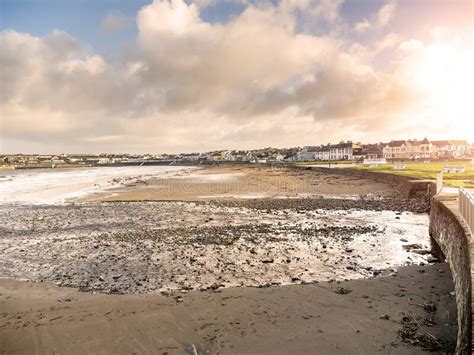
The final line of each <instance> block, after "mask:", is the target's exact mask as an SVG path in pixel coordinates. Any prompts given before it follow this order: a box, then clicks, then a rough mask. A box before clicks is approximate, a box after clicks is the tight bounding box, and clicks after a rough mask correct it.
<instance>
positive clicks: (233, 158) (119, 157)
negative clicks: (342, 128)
mask: <svg viewBox="0 0 474 355" xmlns="http://www.w3.org/2000/svg"><path fill="white" fill-rule="evenodd" d="M473 155H474V149H473V147H472V145H471V144H469V143H468V142H467V141H465V140H438V141H430V140H428V139H427V138H425V139H423V140H416V139H412V140H393V141H391V142H389V143H383V142H380V143H374V144H361V143H353V142H351V141H346V142H339V143H338V144H326V145H320V146H305V147H302V148H300V147H294V148H271V147H269V148H262V149H255V150H219V151H211V152H206V153H185V154H145V155H131V154H97V155H90V154H74V155H67V154H61V155H22V154H18V155H3V156H2V155H0V162H1V163H3V164H6V165H15V164H22V165H41V164H55V165H59V164H79V165H80V164H86V165H110V164H141V163H147V164H148V163H160V162H161V163H173V162H176V163H178V162H183V163H187V162H189V163H212V162H249V163H267V162H279V161H285V162H293V161H302V162H304V161H339V160H362V159H366V158H385V159H390V160H419V159H462V158H470V157H472V156H473Z"/></svg>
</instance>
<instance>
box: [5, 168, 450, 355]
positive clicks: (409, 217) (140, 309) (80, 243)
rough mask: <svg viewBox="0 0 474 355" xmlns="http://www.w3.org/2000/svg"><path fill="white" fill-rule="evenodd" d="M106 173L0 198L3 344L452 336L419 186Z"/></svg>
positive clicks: (257, 174)
mask: <svg viewBox="0 0 474 355" xmlns="http://www.w3.org/2000/svg"><path fill="white" fill-rule="evenodd" d="M89 178H90V177H88V179H89ZM104 184H105V185H104V186H103V187H101V188H100V189H97V190H95V191H91V192H90V193H89V194H87V195H86V196H82V195H81V196H78V197H77V198H76V199H73V200H71V199H69V200H68V201H67V202H66V203H64V202H60V203H55V204H51V203H50V204H38V203H27V201H25V200H22V201H21V202H20V203H19V202H18V201H11V202H4V203H0V232H1V233H0V249H1V250H3V252H2V253H1V254H0V277H1V279H0V294H1V303H0V344H1V345H2V346H0V348H1V349H2V350H3V349H5V350H3V353H5V354H12V353H13V354H22V353H34V352H37V353H61V354H62V353H68V354H70V353H78V354H79V353H124V354H125V353H131V352H135V353H144V354H148V353H150V354H166V353H167V354H183V353H189V354H192V353H193V351H194V349H196V351H197V353H199V354H201V353H210V354H233V353H235V354H242V353H245V354H267V353H282V354H288V353H308V352H311V353H317V354H327V353H340V354H346V353H351V354H352V353H354V354H368V353H375V352H379V353H390V354H392V353H393V354H398V353H400V354H401V353H403V354H405V353H410V354H412V353H413V354H418V353H423V352H424V351H433V352H438V353H443V352H450V351H451V350H452V349H453V346H454V338H455V336H454V335H455V333H456V314H455V311H454V309H455V305H454V296H453V285H452V281H451V276H450V272H449V268H448V267H447V265H446V264H444V263H439V261H438V260H437V259H436V258H434V257H433V256H432V255H431V254H430V242H429V236H428V215H427V214H426V213H425V212H426V209H427V205H426V201H423V200H419V199H403V198H401V197H400V196H399V195H398V193H397V192H396V191H394V190H393V188H392V187H391V186H389V185H386V184H381V183H375V182H373V181H370V180H364V179H359V178H353V177H345V176H344V177H343V176H335V175H333V174H321V173H315V172H311V171H306V170H301V171H299V170H298V171H295V170H291V169H282V168H281V167H280V168H278V169H275V168H273V169H272V168H270V167H268V168H265V167H259V166H256V167H249V166H234V167H210V168H194V169H177V170H175V171H161V172H156V173H155V174H143V173H141V171H140V170H139V169H138V170H137V171H136V173H135V174H133V173H130V174H127V175H126V176H123V177H117V176H115V177H113V178H110V179H108V180H104ZM79 185H81V184H79ZM81 186H82V185H81ZM51 188H52V189H53V191H54V186H51ZM69 193H70V191H69V192H68V194H69ZM28 194H30V196H31V198H32V199H33V200H34V201H37V200H35V199H36V196H37V194H36V193H35V191H34V189H29V190H28V193H27V194H25V195H24V197H25V196H28ZM341 334H349V336H348V337H343V336H341ZM25 338H28V339H29V340H28V341H25V340H22V341H20V340H19V339H25Z"/></svg>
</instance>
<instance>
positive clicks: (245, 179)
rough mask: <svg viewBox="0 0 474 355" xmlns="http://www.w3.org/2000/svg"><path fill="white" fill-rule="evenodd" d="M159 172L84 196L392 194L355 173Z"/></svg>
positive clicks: (127, 198)
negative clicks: (161, 174) (158, 176)
mask: <svg viewBox="0 0 474 355" xmlns="http://www.w3.org/2000/svg"><path fill="white" fill-rule="evenodd" d="M164 175H165V176H164V177H160V178H151V179H139V180H134V181H130V180H124V181H123V182H122V184H123V186H122V187H119V188H115V189H112V190H109V191H106V192H103V193H98V194H95V195H91V196H89V197H88V198H86V199H85V200H86V201H130V200H132V201H136V200H147V201H151V200H160V201H176V200H180V201H196V200H215V199H231V198H233V199H252V198H304V197H336V196H338V197H345V198H359V197H360V196H364V197H371V198H378V197H393V196H397V193H396V192H395V191H394V190H393V189H392V188H391V187H390V186H389V185H387V184H383V183H379V182H374V181H371V180H367V179H361V178H358V177H350V176H342V175H336V174H318V173H315V172H311V171H306V170H303V169H301V170H296V169H286V168H284V167H275V168H271V167H262V166H231V167H229V166H224V167H206V168H201V169H197V170H193V171H191V172H189V171H182V172H172V173H168V174H166V173H165V174H164ZM117 182H120V180H117Z"/></svg>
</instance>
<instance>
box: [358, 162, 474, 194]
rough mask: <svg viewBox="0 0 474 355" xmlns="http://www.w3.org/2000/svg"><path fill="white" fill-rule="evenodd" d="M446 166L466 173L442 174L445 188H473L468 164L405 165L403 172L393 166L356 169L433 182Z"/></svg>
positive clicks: (473, 178) (473, 175) (472, 173)
mask: <svg viewBox="0 0 474 355" xmlns="http://www.w3.org/2000/svg"><path fill="white" fill-rule="evenodd" d="M448 165H449V166H451V165H459V166H464V167H465V169H466V171H465V172H464V173H444V176H443V181H444V185H445V186H450V187H460V186H462V187H467V188H474V164H472V163H470V162H455V163H454V162H440V163H439V162H435V163H405V169H404V170H395V169H394V168H393V167H394V165H393V164H383V165H379V166H378V167H368V166H357V167H356V168H357V169H363V170H372V171H380V172H387V173H391V174H399V175H407V176H413V177H417V178H422V179H431V180H435V179H436V175H437V174H438V173H439V172H440V171H441V170H443V168H444V167H445V166H448Z"/></svg>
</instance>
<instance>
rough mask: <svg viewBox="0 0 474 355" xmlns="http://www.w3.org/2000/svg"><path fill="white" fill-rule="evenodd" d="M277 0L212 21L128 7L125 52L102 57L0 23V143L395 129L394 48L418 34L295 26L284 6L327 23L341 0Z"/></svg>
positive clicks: (178, 10) (248, 141) (104, 142)
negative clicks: (133, 22) (348, 34)
mask: <svg viewBox="0 0 474 355" xmlns="http://www.w3.org/2000/svg"><path fill="white" fill-rule="evenodd" d="M283 5H285V4H280V5H279V6H273V5H271V4H270V3H268V2H265V3H264V4H259V5H252V4H250V5H248V6H247V7H246V9H245V10H244V11H243V12H242V13H241V14H240V15H238V16H236V17H234V18H232V19H231V20H230V21H229V22H227V23H224V24H216V23H208V22H205V21H204V20H203V19H202V18H201V16H200V8H199V7H198V6H196V5H193V4H187V3H185V2H184V1H181V0H171V1H165V0H155V1H154V2H153V3H151V4H149V5H147V6H145V7H143V8H142V9H141V10H140V12H139V13H138V15H137V28H138V33H139V34H138V38H137V46H136V47H137V48H136V50H135V51H131V52H127V53H124V54H123V57H122V58H120V60H115V61H109V60H107V58H105V57H102V56H100V55H98V54H97V53H94V52H91V51H90V50H88V49H87V46H85V45H83V44H81V43H80V42H79V41H77V40H76V39H74V38H73V37H71V36H70V35H68V34H67V33H64V32H61V31H57V30H56V31H53V33H52V34H51V35H48V36H45V37H34V36H31V35H28V34H22V33H17V32H15V31H4V32H1V33H0V74H1V77H2V84H3V85H2V90H1V92H0V105H1V111H2V120H1V128H2V129H1V133H0V140H3V141H4V142H5V141H6V142H16V143H14V144H24V146H25V147H26V146H32V147H38V142H42V143H44V144H45V146H46V144H47V142H50V141H51V140H54V142H55V144H57V145H58V146H61V147H64V148H66V147H67V148H68V149H69V148H71V149H72V148H74V149H76V150H81V149H83V150H91V151H93V150H101V151H106V150H113V151H127V150H128V151H153V150H154V151H168V152H172V151H182V150H183V151H184V150H187V151H190V150H193V151H195V150H209V149H215V148H227V147H230V148H252V147H255V146H261V145H274V144H275V142H277V143H278V145H280V146H285V145H286V146H292V145H302V144H314V143H318V142H320V143H322V142H321V140H324V141H325V142H326V141H329V140H339V139H350V138H353V137H352V135H353V134H354V132H355V131H358V133H357V134H358V135H360V136H362V135H363V134H365V133H364V132H369V131H374V130H375V131H378V132H380V131H384V132H388V133H389V132H391V131H392V130H393V129H394V127H396V128H397V129H399V128H400V127H402V126H403V124H401V123H400V122H399V119H400V113H401V112H404V113H405V114H406V110H407V108H408V107H410V106H411V105H412V104H413V102H415V101H416V100H417V99H418V97H419V95H420V93H419V92H414V91H413V90H412V89H411V87H410V83H411V82H410V80H411V78H412V77H413V76H414V75H413V72H412V71H409V70H406V69H403V58H404V57H403V56H407V55H409V53H408V52H409V51H408V50H409V49H412V48H415V47H418V46H419V43H417V42H416V41H415V40H406V39H405V40H404V39H403V38H401V37H400V35H397V34H396V33H389V34H388V35H386V36H384V37H382V38H380V37H379V36H377V38H376V39H375V40H373V41H372V42H371V43H369V44H366V45H362V44H359V43H353V42H352V41H350V40H349V39H347V38H344V37H341V36H340V35H339V36H338V35H334V34H328V35H314V34H309V33H301V32H298V31H297V30H296V28H297V26H296V25H297V24H296V17H297V14H295V12H294V11H295V10H294V9H295V7H298V8H299V9H300V10H298V11H301V9H307V10H308V11H309V9H314V8H315V6H316V8H317V6H328V7H327V8H326V10H325V11H322V10H321V11H320V12H318V14H319V15H318V16H322V17H321V18H323V17H324V18H325V19H326V20H334V21H340V18H339V16H340V15H338V14H337V13H338V12H337V11H336V12H334V11H333V10H334V9H338V8H339V6H340V4H339V5H337V6H335V5H334V3H333V4H329V3H328V2H312V1H308V2H306V1H289V2H287V3H286V5H285V6H290V7H286V8H285V7H284V6H283ZM201 6H203V5H201ZM291 6H293V10H291V9H290V8H291ZM385 6H387V5H385ZM331 8H332V9H333V10H330V9H331ZM318 11H319V10H318ZM380 11H381V10H380ZM380 11H379V13H380ZM323 13H324V14H325V15H323ZM331 13H332V14H333V15H330V14H331ZM383 13H384V14H385V16H387V10H384V11H383ZM338 18H339V20H338ZM382 22H383V21H382ZM397 48H398V49H399V50H398V51H397ZM389 50H392V51H393V52H394V53H396V55H397V56H401V58H399V61H398V62H396V61H395V62H394V63H395V64H393V65H390V66H387V68H384V70H380V68H379V69H377V68H376V66H375V65H374V60H375V58H376V57H377V56H378V55H379V54H380V53H386V51H389ZM394 55H395V54H394ZM387 127H388V128H387ZM323 128H325V130H324V131H325V133H324V138H323V137H322V135H321V133H320V132H321V130H322V129H323ZM388 133H387V134H388ZM354 139H357V138H354ZM381 139H382V138H381ZM30 141H31V142H34V144H33V143H31V144H30V143H28V142H30ZM18 142H22V143H18Z"/></svg>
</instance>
